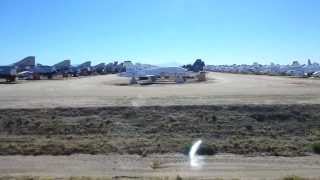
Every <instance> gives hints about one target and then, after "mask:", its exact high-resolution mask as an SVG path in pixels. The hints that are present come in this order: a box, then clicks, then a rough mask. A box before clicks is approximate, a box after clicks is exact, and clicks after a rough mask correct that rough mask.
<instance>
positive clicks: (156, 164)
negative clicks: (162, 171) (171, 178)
mask: <svg viewBox="0 0 320 180" xmlns="http://www.w3.org/2000/svg"><path fill="white" fill-rule="evenodd" d="M150 167H151V168H152V169H159V168H160V167H161V162H160V161H158V160H154V161H152V162H151V164H150Z"/></svg>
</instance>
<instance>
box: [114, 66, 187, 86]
mask: <svg viewBox="0 0 320 180" xmlns="http://www.w3.org/2000/svg"><path fill="white" fill-rule="evenodd" d="M125 67H126V72H123V73H120V76H123V77H131V83H132V84H134V83H136V82H139V81H144V82H150V83H153V82H155V81H157V80H158V79H171V80H173V81H175V82H176V83H184V82H185V81H186V78H188V77H190V76H191V74H192V73H191V72H189V71H187V70H186V69H184V68H181V67H157V66H152V65H144V64H136V65H133V64H130V63H126V64H125Z"/></svg>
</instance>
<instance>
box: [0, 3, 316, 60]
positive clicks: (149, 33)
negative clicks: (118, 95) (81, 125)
mask: <svg viewBox="0 0 320 180" xmlns="http://www.w3.org/2000/svg"><path fill="white" fill-rule="evenodd" d="M28 55H34V56H36V60H37V62H39V63H42V64H49V65H51V64H53V63H55V62H58V61H60V60H63V59H71V60H72V62H73V63H74V64H79V63H81V62H83V61H86V60H92V61H93V63H94V64H95V63H98V62H111V61H113V60H119V61H122V60H134V61H139V62H143V63H152V64H160V65H175V64H184V63H192V62H193V61H194V60H195V59H196V58H202V59H203V60H204V61H205V62H206V63H207V64H233V63H236V64H241V63H247V64H251V63H252V62H255V61H256V62H259V63H268V64H269V63H270V62H271V61H273V62H275V63H281V64H288V63H289V62H291V61H293V60H299V61H300V62H303V63H305V62H306V60H307V59H308V58H310V59H312V60H314V61H317V62H320V1H319V0H0V64H1V65H6V64H10V63H13V62H14V61H16V60H19V59H21V58H23V57H25V56H28Z"/></svg>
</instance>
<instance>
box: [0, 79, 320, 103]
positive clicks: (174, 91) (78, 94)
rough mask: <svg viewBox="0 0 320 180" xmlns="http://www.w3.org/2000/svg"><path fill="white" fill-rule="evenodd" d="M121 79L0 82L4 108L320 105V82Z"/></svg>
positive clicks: (305, 80)
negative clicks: (138, 81)
mask: <svg viewBox="0 0 320 180" xmlns="http://www.w3.org/2000/svg"><path fill="white" fill-rule="evenodd" d="M128 81H129V80H128V79H127V78H123V77H119V76H117V75H106V76H93V77H85V78H80V79H78V78H76V79H68V80H51V81H50V80H43V81H27V82H25V81H22V82H18V83H17V84H9V85H8V84H0V108H43V107H88V106H91V107H95V106H149V105H210V104H297V103H299V104H301V103H302V104H304V103H308V104H310V103H313V104H317V103H319V102H320V80H318V79H300V78H289V77H276V76H263V75H259V76H258V75H240V74H223V73H209V74H208V81H207V82H203V83H187V84H178V85H177V84H166V85H163V84H154V85H149V86H143V87H142V86H139V85H136V86H124V85H123V84H124V83H127V82H128Z"/></svg>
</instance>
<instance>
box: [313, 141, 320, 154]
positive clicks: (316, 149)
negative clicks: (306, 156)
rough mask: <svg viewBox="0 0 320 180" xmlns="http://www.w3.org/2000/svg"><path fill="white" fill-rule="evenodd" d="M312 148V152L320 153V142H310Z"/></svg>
mask: <svg viewBox="0 0 320 180" xmlns="http://www.w3.org/2000/svg"><path fill="white" fill-rule="evenodd" d="M312 150H313V152H314V153H317V154H320V143H319V142H318V143H314V144H312Z"/></svg>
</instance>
